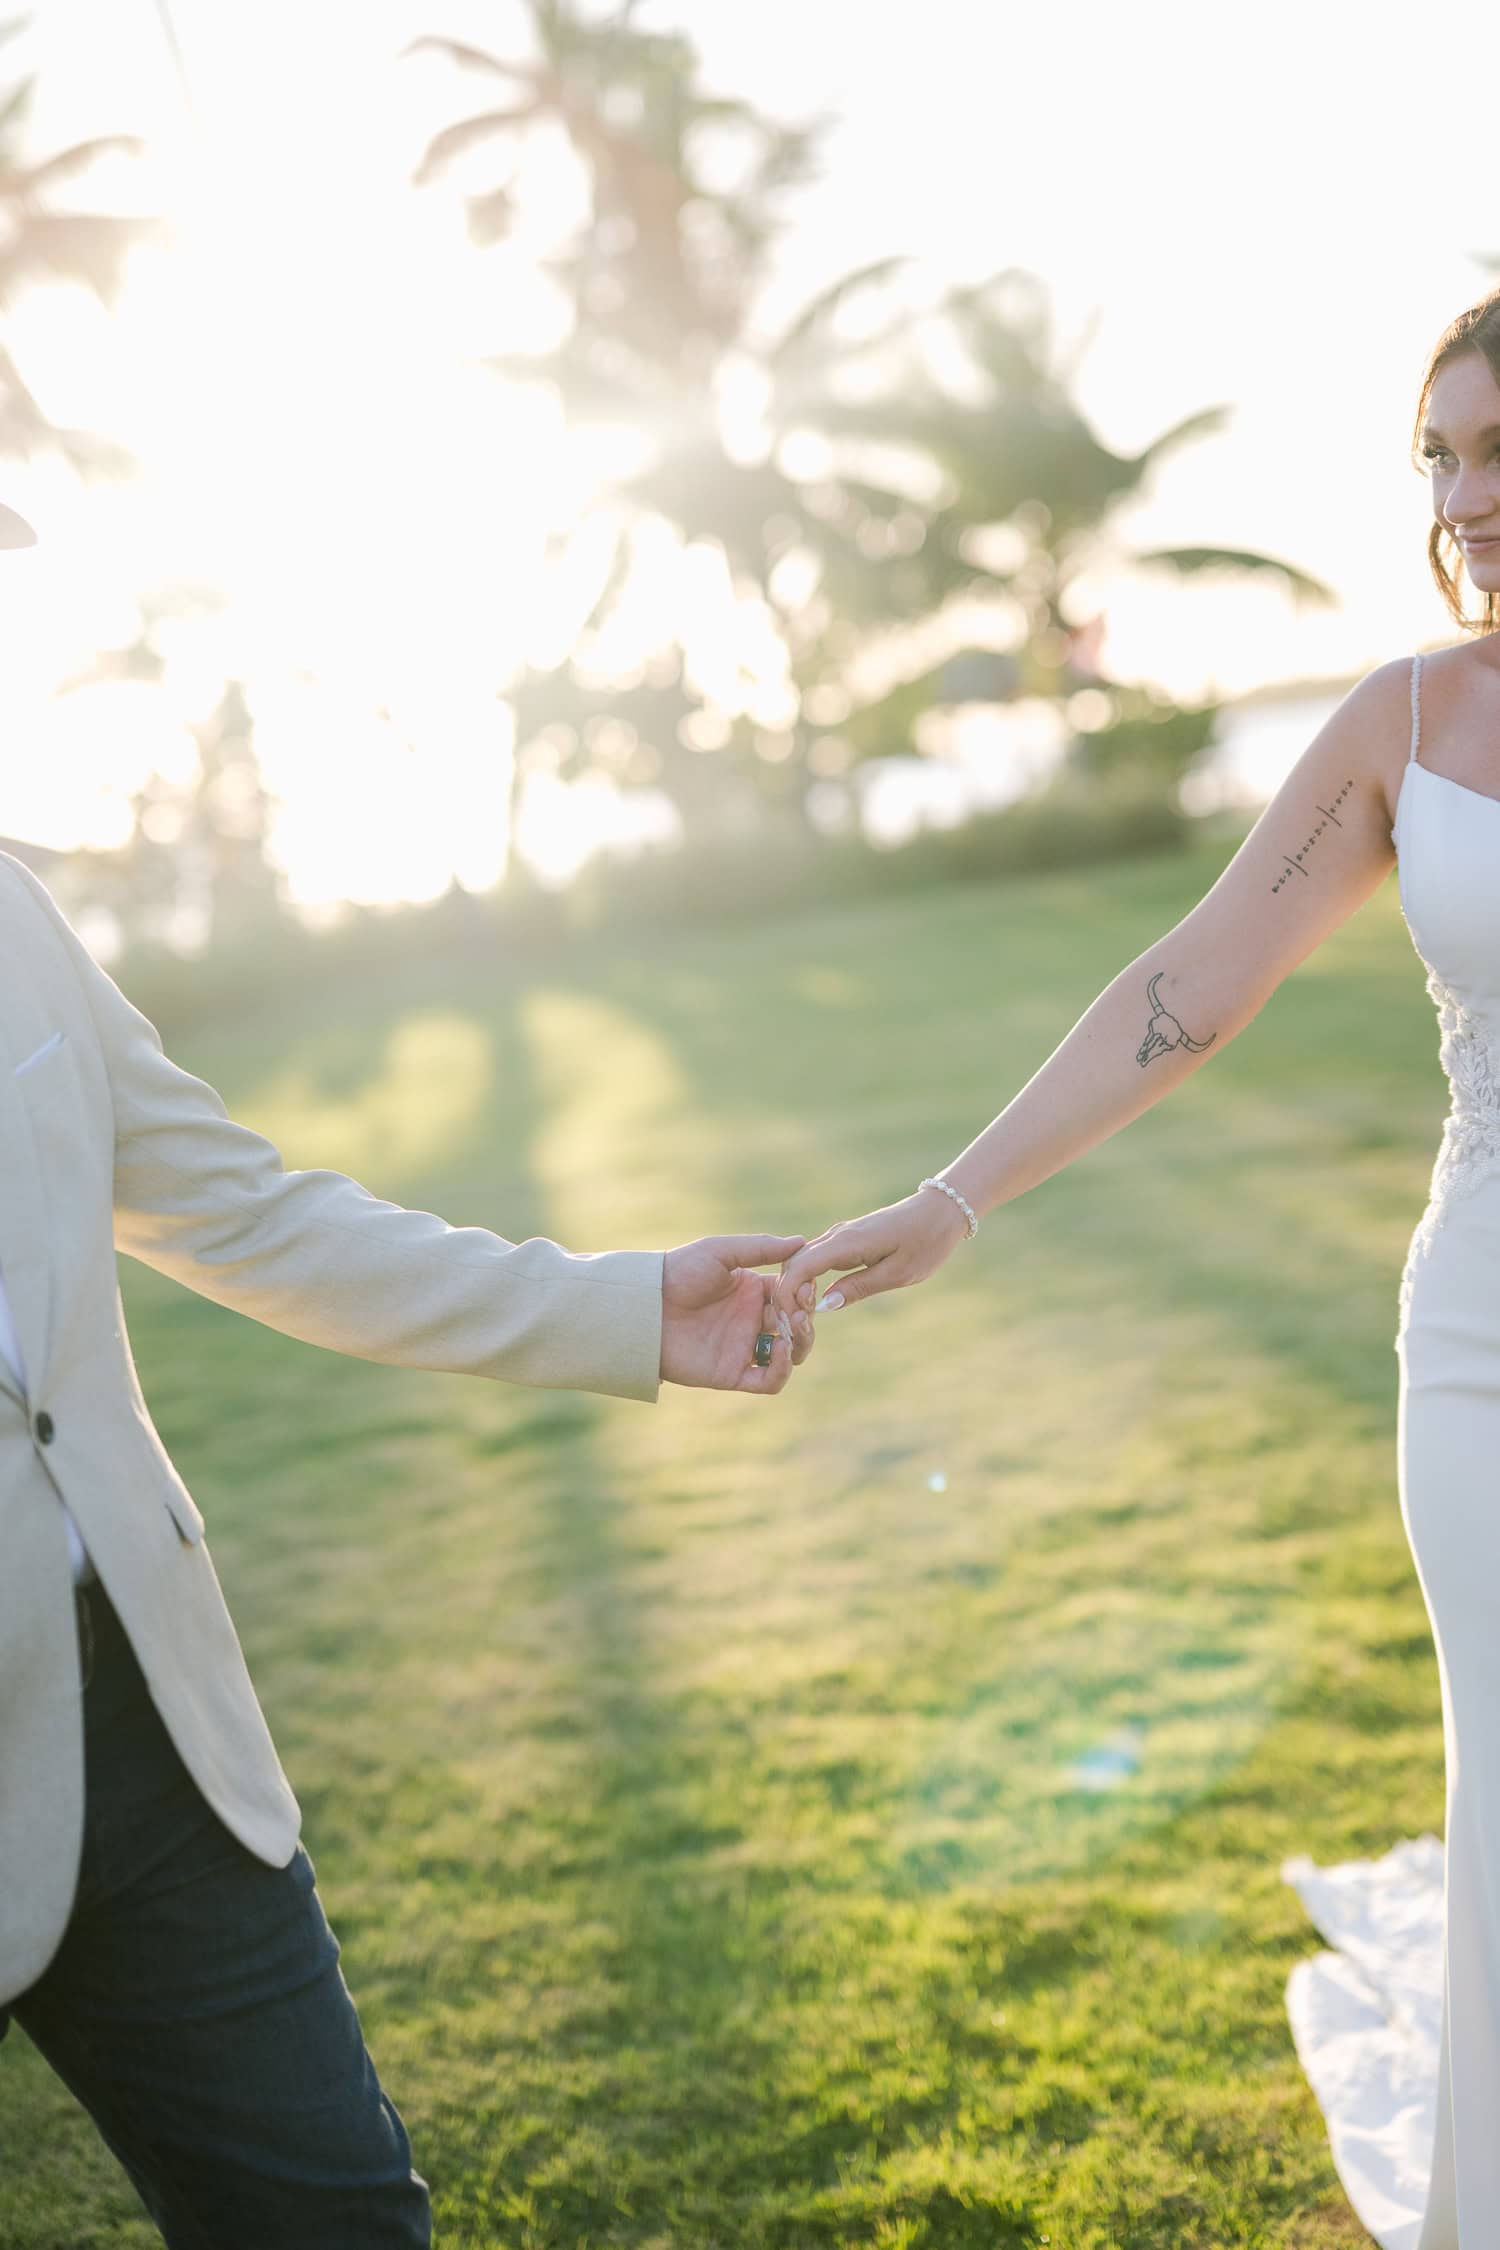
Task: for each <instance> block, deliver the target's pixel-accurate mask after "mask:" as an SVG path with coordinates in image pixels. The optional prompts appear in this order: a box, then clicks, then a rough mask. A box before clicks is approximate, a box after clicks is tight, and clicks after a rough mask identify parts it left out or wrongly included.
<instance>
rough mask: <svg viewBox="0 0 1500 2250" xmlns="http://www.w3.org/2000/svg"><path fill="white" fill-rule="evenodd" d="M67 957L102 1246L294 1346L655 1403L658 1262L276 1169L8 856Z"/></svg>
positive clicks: (263, 1142) (657, 1257)
mask: <svg viewBox="0 0 1500 2250" xmlns="http://www.w3.org/2000/svg"><path fill="white" fill-rule="evenodd" d="M0 860H3V861H4V862H5V864H6V865H8V866H9V867H10V868H12V869H13V870H14V871H15V875H16V877H17V878H18V879H19V880H20V881H21V882H23V883H24V884H25V885H26V887H27V889H28V890H29V891H30V893H31V895H32V897H33V899H34V900H35V903H36V907H37V910H38V913H39V914H40V915H41V916H43V917H44V918H45V920H46V923H47V926H48V928H49V930H50V931H51V933H52V937H53V940H54V942H55V943H56V944H57V945H58V946H59V947H60V948H61V950H62V951H63V953H64V954H65V955H66V956H67V959H68V961H69V962H70V964H71V966H72V970H73V972H74V973H75V975H76V976H77V979H78V982H79V984H80V985H81V986H82V989H83V995H84V998H85V1000H86V1002H87V1004H88V1009H89V1012H90V1015H91V1016H92V1018H93V1022H94V1026H95V1029H96V1030H97V1032H98V1036H99V1043H100V1047H101V1049H102V1052H103V1058H104V1064H105V1068H106V1071H107V1073H108V1078H109V1087H110V1094H111V1097H112V1100H113V1106H114V1238H115V1244H116V1247H117V1248H118V1249H120V1250H123V1251H124V1252H125V1253H126V1254H127V1256H129V1257H132V1258H139V1259H140V1260H141V1261H142V1263H143V1264H145V1265H148V1266H154V1267H155V1268H156V1269H157V1271H158V1272H160V1273H164V1274H168V1275H170V1276H171V1278H172V1279H173V1280H174V1281H180V1282H183V1283H185V1284H186V1286H187V1287H188V1288H189V1289H195V1290H196V1291H197V1292H198V1294H199V1295H200V1296H203V1297H210V1298H212V1299H213V1300H214V1302H215V1303H216V1304H221V1305H227V1306H229V1307H230V1309H231V1310H232V1311H234V1312H240V1313H247V1314H248V1315H249V1316H250V1318H251V1319H252V1320H259V1321H262V1322H264V1324H265V1325H266V1327H268V1328H278V1329H280V1330H281V1331H282V1332H283V1333H284V1334H286V1335H288V1336H297V1337H300V1338H301V1340H302V1341H303V1342H304V1343H309V1344H321V1345H323V1346H324V1347H325V1349H327V1350H329V1351H335V1352H344V1353H347V1354H348V1355H349V1356H350V1357H351V1358H354V1359H370V1360H377V1361H379V1362H381V1363H383V1364H384V1365H386V1366H390V1367H424V1368H435V1369H441V1370H445V1371H447V1372H451V1373H455V1374H464V1375H488V1376H493V1377H495V1378H496V1379H498V1380H500V1381H504V1382H511V1383H526V1384H534V1385H538V1386H541V1387H543V1388H546V1389H571V1390H583V1391H599V1392H603V1393H604V1394H606V1395H607V1396H611V1397H616V1398H634V1399H642V1400H648V1401H650V1400H654V1399H655V1398H656V1397H657V1395H658V1391H659V1387H660V1368H661V1315H662V1299H661V1291H662V1256H663V1254H662V1252H661V1251H659V1250H614V1251H605V1252H601V1253H598V1254H595V1255H585V1254H580V1253H577V1252H572V1251H567V1250H564V1249H562V1248H560V1247H559V1245H558V1244H557V1243H555V1242H550V1241H548V1240H546V1239H545V1238H543V1237H540V1236H536V1237H532V1238H531V1239H530V1240H528V1241H525V1242H508V1241H506V1240H505V1238H504V1237H503V1236H502V1235H498V1234H491V1233H490V1232H489V1231H488V1229H486V1228H484V1227H473V1226H467V1227H455V1226H450V1225H449V1224H448V1222H447V1221H446V1220H445V1219H440V1218H439V1217H437V1215H436V1214H435V1213H434V1212H431V1211H411V1210H407V1209H406V1208H405V1207H404V1206H403V1205H401V1204H399V1203H385V1202H382V1201H381V1199H380V1198H379V1197H378V1196H374V1195H372V1194H371V1193H370V1192H369V1190H368V1189H367V1188H363V1187H361V1186H359V1184H358V1183H357V1182H356V1181H354V1180H351V1179H348V1178H346V1177H345V1175H344V1174H343V1173H342V1172H328V1171H310V1172H289V1171H287V1170H286V1169H285V1167H284V1166H283V1164H282V1161H281V1157H280V1155H279V1153H278V1151H277V1150H276V1148H275V1147H274V1146H273V1144H272V1143H271V1142H270V1141H269V1140H267V1139H265V1138H264V1136H263V1135H262V1134H260V1133H257V1132H254V1131H252V1130H251V1129H250V1127H248V1126H245V1125H239V1124H236V1123H235V1122H234V1120H233V1119H232V1118H231V1117H230V1116H229V1114H228V1112H227V1110H226V1109H225V1107H224V1103H223V1101H222V1100H221V1099H220V1097H219V1095H218V1094H217V1093H216V1092H215V1091H214V1089H213V1087H212V1086H210V1085H208V1084H206V1083H205V1081H204V1080H203V1079H201V1078H195V1077H194V1076H193V1075H192V1073H191V1072H190V1071H186V1070H182V1069H180V1068H179V1067H178V1065H177V1064H176V1063H174V1062H172V1061H171V1060H170V1059H169V1058H168V1056H167V1055H166V1054H165V1053H164V1051H163V1049H162V1043H161V1038H160V1035H159V1034H158V1032H157V1030H156V1027H155V1025H154V1024H152V1023H151V1022H150V1020H149V1019H148V1018H147V1017H146V1016H144V1015H143V1014H142V1013H141V1012H140V1010H139V1009H138V1008H136V1007H134V1006H133V1005H132V1004H131V1002H130V1001H129V1000H127V999H126V997H125V995H124V993H123V992H122V991H121V990H120V988H119V986H118V985H117V984H116V983H115V981H114V979H113V978H112V977H111V976H109V975H108V973H107V972H106V971H105V970H104V969H102V968H100V966H99V964H98V963H97V962H96V961H95V960H94V958H93V956H92V954H90V952H89V951H88V949H87V947H86V946H85V945H84V943H83V941H82V939H81V938H80V937H79V936H78V933H77V932H76V930H74V928H73V927H72V925H71V923H70V922H69V921H68V920H67V918H66V916H65V915H64V914H63V912H62V910H61V908H60V907H59V906H58V904H57V902H56V900H55V899H54V898H53V897H52V894H51V892H50V891H49V890H48V889H47V887H46V885H45V884H44V883H42V882H41V881H40V880H39V879H38V877H37V876H35V875H34V874H33V873H32V871H31V869H30V868H29V867H26V866H24V865H23V864H22V862H21V861H20V860H18V859H15V858H14V857H13V856H12V855H11V854H9V853H0Z"/></svg>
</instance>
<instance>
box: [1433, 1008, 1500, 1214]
mask: <svg viewBox="0 0 1500 2250" xmlns="http://www.w3.org/2000/svg"><path fill="white" fill-rule="evenodd" d="M1427 989H1428V991H1429V992H1430V993H1431V995H1432V998H1433V1000H1434V1001H1435V1003H1436V1005H1437V1012H1438V1032H1439V1035H1440V1039H1441V1045H1440V1047H1439V1050H1438V1052H1439V1056H1440V1059H1441V1061H1442V1065H1443V1069H1444V1071H1445V1072H1446V1073H1447V1077H1448V1087H1449V1109H1448V1115H1447V1118H1446V1120H1445V1122H1444V1125H1443V1138H1442V1144H1441V1146H1440V1147H1439V1149H1438V1156H1437V1164H1436V1166H1435V1167H1434V1170H1433V1194H1434V1197H1439V1196H1440V1197H1441V1198H1442V1199H1443V1200H1446V1199H1447V1198H1448V1197H1449V1196H1452V1195H1456V1194H1462V1193H1463V1192H1464V1191H1465V1189H1466V1188H1468V1187H1471V1186H1472V1185H1473V1183H1474V1180H1475V1178H1476V1177H1477V1175H1478V1172H1479V1169H1480V1167H1481V1166H1482V1165H1483V1164H1485V1163H1488V1162H1491V1161H1493V1160H1495V1159H1497V1158H1500V1030H1497V1029H1496V1027H1495V1026H1494V1025H1493V1024H1490V1023H1488V1022H1487V1021H1486V1020H1485V1018H1484V1017H1483V1016H1482V1015H1480V1014H1479V1013H1478V1011H1477V1010H1475V1009H1473V1008H1470V1007H1467V1006H1466V1005H1465V1004H1464V1002H1463V1001H1462V1000H1461V999H1460V998H1459V996H1458V994H1457V993H1456V992H1455V991H1454V990H1453V989H1452V987H1451V986H1450V985H1446V984H1444V983H1443V981H1442V979H1441V978H1440V977H1439V975H1438V973H1437V971H1436V970H1435V969H1432V970H1429V972H1428V976H1427Z"/></svg>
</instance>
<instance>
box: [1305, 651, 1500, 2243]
mask: <svg viewBox="0 0 1500 2250" xmlns="http://www.w3.org/2000/svg"><path fill="white" fill-rule="evenodd" d="M1420 697H1421V658H1420V657H1418V658H1417V659H1416V661H1415V662H1414V664H1413V666H1412V744H1411V758H1410V761H1409V762H1408V764H1407V767H1406V771H1405V774H1404V775H1403V777H1402V783H1401V793H1400V797H1399V799H1398V800H1397V805H1396V825H1395V828H1394V831H1393V835H1394V840H1395V844H1396V852H1397V872H1398V880H1399V883H1400V889H1401V907H1402V912H1403V913H1404V914H1405V916H1406V923H1407V928H1408V929H1409V930H1410V932H1411V936H1412V942H1413V944H1414V945H1415V946H1416V949H1417V951H1418V953H1419V954H1420V955H1421V957H1422V960H1423V961H1424V963H1425V964H1426V967H1427V970H1428V980H1427V989H1428V991H1429V992H1430V993H1431V995H1432V997H1433V999H1434V1000H1435V1001H1436V1003H1437V1011H1438V1024H1439V1029H1440V1032H1441V1037H1442V1060H1443V1068H1444V1069H1445V1071H1446V1072H1447V1074H1448V1078H1449V1080H1450V1082H1451V1087H1452V1104H1451V1108H1450V1112H1449V1116H1448V1119H1447V1122H1446V1124H1445V1125H1444V1128H1443V1138H1442V1143H1441V1145H1440V1147H1439V1150H1438V1156H1437V1162H1436V1164H1435V1166H1434V1168H1433V1175H1432V1192H1431V1196H1430V1199H1429V1201H1428V1204H1427V1208H1426V1210H1425V1211H1424V1212H1423V1214H1422V1217H1421V1219H1420V1220H1419V1221H1418V1223H1417V1227H1416V1231H1415V1233H1414V1234H1413V1236H1412V1243H1411V1253H1410V1256H1409V1257H1408V1259H1407V1263H1406V1270H1405V1272H1404V1274H1403V1275H1402V1280H1401V1299H1400V1320H1399V1325H1398V1333H1397V1337H1396V1350H1397V1353H1398V1355H1399V1363H1400V1374H1401V1381H1400V1391H1399V1405H1398V1415H1397V1433H1398V1460H1397V1466H1398V1477H1399V1489H1400V1496H1401V1515H1402V1521H1403V1523H1404V1524H1405V1526H1406V1533H1407V1537H1408V1539H1409V1540H1410V1542H1411V1551H1412V1556H1413V1559H1414V1561H1415V1563H1416V1568H1417V1576H1418V1579H1419V1581H1420V1583H1421V1587H1422V1593H1423V1597H1424V1599H1425V1601H1426V1604H1427V1614H1428V1617H1429V1618H1430V1620H1431V1623H1432V1636H1433V1642H1434V1645H1435V1648H1436V1651H1437V1665H1438V1680H1439V1685H1440V1687H1441V1691H1442V1709H1443V1741H1444V1752H1445V1757H1446V1773H1447V1800H1446V1810H1445V1820H1444V1826H1445V1833H1446V1849H1445V1846H1444V1844H1443V1843H1441V1842H1439V1840H1438V1838H1437V1837H1435V1836H1421V1837H1417V1838H1415V1839H1409V1840H1407V1841H1405V1842H1401V1843H1398V1844H1396V1845H1395V1846H1394V1848H1393V1849H1392V1850H1390V1851H1388V1852H1386V1853H1385V1854H1384V1855H1383V1856H1382V1857H1381V1858H1379V1859H1375V1860H1351V1861H1347V1862H1345V1863H1344V1864H1343V1865H1342V1866H1338V1867H1325V1868H1318V1867H1315V1866H1314V1864H1313V1863H1312V1861H1311V1860H1309V1859H1290V1860H1288V1861H1287V1862H1286V1863H1285V1865H1284V1866H1283V1868H1282V1874H1283V1875H1284V1877H1285V1878H1286V1880H1287V1881H1288V1882H1289V1883H1291V1884H1293V1885H1294V1886H1295V1888H1296V1890H1297V1891H1298V1893H1299V1895H1300V1896H1301V1898H1302V1899H1303V1901H1304V1902H1305V1904H1306V1906H1307V1910H1308V1912H1309V1914H1310V1915H1311V1917H1312V1919H1313V1921H1314V1922H1315V1923H1316V1924H1317V1926H1318V1928H1319V1929H1320V1930H1321V1931H1322V1933H1323V1935H1324V1936H1325V1937H1326V1938H1327V1939H1328V1940H1329V1941H1330V1943H1331V1944H1332V1945H1333V1946H1335V1947H1336V1948H1337V1951H1335V1952H1331V1953H1319V1954H1317V1955H1316V1956H1315V1957H1314V1958H1313V1959H1311V1960H1306V1961H1300V1962H1299V1963H1298V1964H1297V1966H1296V1968H1295V1969H1293V1971H1292V1973H1291V1976H1290V1977H1289V1979H1288V1981H1287V1994H1286V2000H1287V2011H1288V2014H1289V2015H1290V2018H1291V2025H1292V2035H1293V2038H1294V2040H1295V2042H1296V2048H1297V2054H1298V2057H1299V2059H1300V2061H1301V2064H1302V2067H1303V2069H1304V2070H1305V2071H1306V2073H1307V2077H1308V2079H1309V2082H1310V2083H1311V2085H1312V2088H1313V2091H1314V2093H1315V2094H1316V2095H1317V2098H1318V2102H1319V2104H1320V2106H1321V2108H1322V2110H1323V2114H1324V2117H1325V2118H1326V2120H1327V2124H1328V2135H1329V2142H1330V2146H1331V2150H1332V2154H1333V2161H1334V2164H1335V2166H1336V2168H1337V2170H1338V2174H1339V2177H1340V2179H1341V2180H1342V2181H1343V2183H1344V2186H1345V2188H1346V2190H1347V2192H1348V2195H1349V2200H1350V2202H1351V2203H1352V2204H1353V2206H1354V2208H1355V2210H1356V2211H1357V2212H1358V2214H1359V2216H1360V2218H1361V2219H1362V2220H1363V2222H1364V2224H1365V2225H1366V2226H1367V2227H1368V2228H1369V2230H1370V2232H1371V2234H1372V2235H1373V2236H1374V2238H1375V2240H1376V2241H1377V2242H1378V2243H1379V2244H1380V2245H1381V2250H1491V2245H1494V2244H1500V799H1497V798H1491V797H1489V796H1486V795H1484V794H1483V793H1481V792H1480V791H1478V790H1475V789H1469V788H1466V787H1465V786H1464V785H1463V784H1462V783H1461V782H1457V781H1450V780H1448V779H1447V778H1446V776H1444V775H1442V774H1439V773H1435V772H1433V771H1432V770H1431V768H1430V767H1427V766H1424V765H1421V764H1420V763H1419V762H1418V758H1417V751H1418V747H1419V741H1420V709H1421V704H1420ZM1496 778H1497V782H1500V761H1497V766H1496Z"/></svg>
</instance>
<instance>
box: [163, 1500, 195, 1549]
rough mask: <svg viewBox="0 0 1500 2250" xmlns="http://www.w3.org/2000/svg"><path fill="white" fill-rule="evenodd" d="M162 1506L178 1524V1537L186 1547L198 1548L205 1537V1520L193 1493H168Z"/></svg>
mask: <svg viewBox="0 0 1500 2250" xmlns="http://www.w3.org/2000/svg"><path fill="white" fill-rule="evenodd" d="M162 1505H163V1506H164V1507H165V1509H166V1511H167V1514H168V1515H169V1516H170V1517H171V1519H172V1521H173V1523H175V1524H176V1526H177V1533H178V1537H179V1538H180V1539H181V1540H182V1541H183V1542H184V1543H185V1545H187V1546H189V1547H196V1546H197V1545H198V1543H199V1541H200V1540H201V1539H202V1537H203V1518H202V1517H201V1516H200V1515H199V1513H198V1507H197V1503H196V1501H195V1500H194V1499H193V1497H192V1495H191V1493H188V1492H185V1491H184V1492H175V1491H171V1492H168V1493H167V1495H166V1497H165V1499H164V1500H163V1503H162Z"/></svg>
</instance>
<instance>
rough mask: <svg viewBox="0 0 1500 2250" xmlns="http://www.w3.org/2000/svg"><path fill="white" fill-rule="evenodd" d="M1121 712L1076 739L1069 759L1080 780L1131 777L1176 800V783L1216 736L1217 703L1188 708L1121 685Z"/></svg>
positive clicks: (1117, 694)
mask: <svg viewBox="0 0 1500 2250" xmlns="http://www.w3.org/2000/svg"><path fill="white" fill-rule="evenodd" d="M1112 700H1113V702H1114V707H1115V711H1116V714H1117V716H1116V717H1115V718H1114V719H1113V720H1112V721H1111V723H1110V724H1109V725H1108V726H1105V727H1100V728H1098V729H1097V730H1096V731H1095V732H1093V733H1091V734H1081V735H1077V736H1075V737H1074V740H1073V743H1072V745H1071V747H1070V749H1069V752H1068V763H1069V765H1070V767H1071V768H1072V770H1073V773H1074V775H1075V776H1076V777H1077V779H1078V781H1079V782H1080V783H1087V782H1093V781H1111V782H1114V783H1115V784H1117V785H1118V784H1119V783H1120V782H1122V781H1124V780H1125V779H1126V778H1127V777H1128V779H1129V780H1130V781H1131V782H1132V783H1134V784H1135V786H1137V787H1138V788H1142V789H1146V790H1151V791H1154V792H1156V793H1159V794H1160V795H1161V796H1162V797H1163V798H1164V799H1165V800H1166V801H1168V802H1175V799H1176V790H1177V784H1178V783H1179V782H1180V781H1181V780H1182V778H1183V776H1184V774H1186V772H1187V771H1188V768H1189V767H1190V766H1191V765H1192V763H1193V761H1194V759H1195V758H1198V757H1200V756H1201V755H1202V753H1203V752H1204V751H1205V750H1207V749H1208V748H1209V747H1210V745H1211V744H1212V742H1213V740H1214V733H1215V728H1216V726H1217V723H1218V717H1219V706H1218V705H1217V704H1216V703H1205V704H1200V705H1198V706H1197V707H1195V708H1185V707H1182V706H1179V705H1177V704H1174V703H1170V702H1168V700H1167V699H1166V697H1165V696H1156V695H1153V694H1152V693H1151V692H1150V691H1149V690H1148V689H1143V688H1137V689H1134V690H1119V689H1117V690H1116V691H1115V693H1114V696H1113V699H1112Z"/></svg>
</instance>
